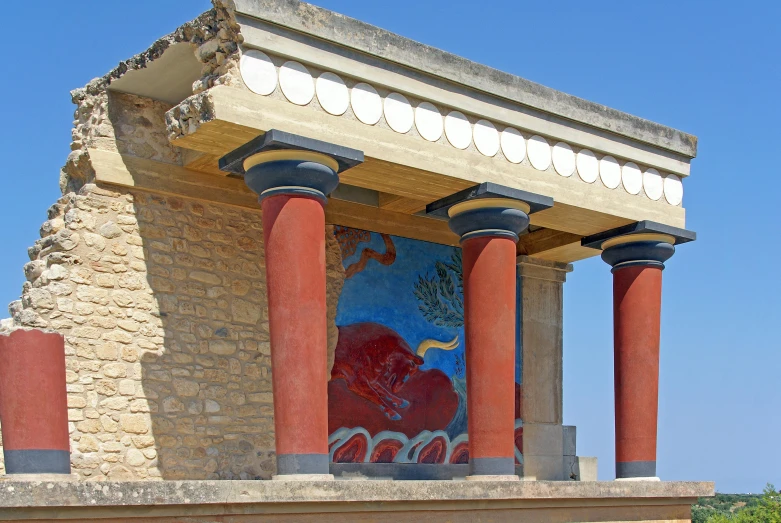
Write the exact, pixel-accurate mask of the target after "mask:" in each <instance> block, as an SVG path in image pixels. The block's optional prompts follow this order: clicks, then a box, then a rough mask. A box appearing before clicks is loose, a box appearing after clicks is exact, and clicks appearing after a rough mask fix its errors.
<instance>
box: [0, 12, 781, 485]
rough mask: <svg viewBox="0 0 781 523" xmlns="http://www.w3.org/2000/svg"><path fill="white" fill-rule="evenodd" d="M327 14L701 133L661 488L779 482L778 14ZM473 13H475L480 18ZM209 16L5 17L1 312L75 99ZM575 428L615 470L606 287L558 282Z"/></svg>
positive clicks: (680, 273)
mask: <svg viewBox="0 0 781 523" xmlns="http://www.w3.org/2000/svg"><path fill="white" fill-rule="evenodd" d="M317 3H318V4H319V5H321V6H323V7H327V8H329V9H333V10H336V11H338V12H341V13H344V14H347V15H349V16H352V17H355V18H359V19H361V20H364V21H366V22H369V23H373V24H375V25H379V26H381V27H384V28H386V29H389V30H391V31H394V32H397V33H399V34H402V35H404V36H407V37H410V38H413V39H415V40H418V41H421V42H424V43H427V44H430V45H433V46H436V47H440V48H442V49H445V50H447V51H450V52H453V53H456V54H459V55H462V56H465V57H467V58H470V59H472V60H475V61H478V62H482V63H485V64H488V65H491V66H493V67H496V68H498V69H502V70H504V71H508V72H510V73H514V74H517V75H520V76H523V77H525V78H528V79H530V80H533V81H536V82H539V83H542V84H544V85H547V86H550V87H553V88H556V89H559V90H562V91H565V92H568V93H571V94H574V95H577V96H580V97H582V98H586V99H589V100H593V101H596V102H600V103H603V104H605V105H608V106H611V107H614V108H617V109H620V110H623V111H626V112H629V113H632V114H635V115H638V116H641V117H644V118H648V119H650V120H654V121H657V122H660V123H663V124H666V125H669V126H672V127H676V128H678V129H682V130H685V131H687V132H690V133H693V134H696V135H697V136H698V137H699V140H700V147H699V155H698V158H697V159H695V160H694V162H693V167H692V176H691V178H690V179H688V180H686V181H685V183H684V189H685V195H684V205H685V207H686V208H687V211H688V227H689V228H691V229H694V230H696V231H697V232H698V234H699V239H698V241H697V242H696V243H694V244H690V245H686V246H684V247H682V248H680V249H679V252H678V254H676V255H675V257H673V259H672V260H671V261H670V262H669V263H668V269H667V270H666V271H665V275H664V278H665V280H664V302H663V313H662V314H663V318H662V322H663V324H662V361H661V395H660V417H659V470H658V472H659V475H660V476H661V477H662V478H663V479H670V480H672V479H681V480H693V479H709V480H715V481H716V485H717V489H718V490H720V491H723V492H736V491H753V492H757V491H759V490H761V488H762V486H763V485H764V484H765V482H768V481H773V482H775V484H776V486H777V487H780V486H781V451H779V443H778V442H779V434H781V414H780V413H781V385H779V383H780V382H781V380H780V379H779V374H780V373H781V350H779V349H780V348H781V342H779V333H778V328H779V320H781V305H779V295H780V294H781V277H779V274H778V270H777V269H776V266H777V265H778V263H779V261H778V258H779V256H781V247H779V245H780V244H781V242H779V239H781V238H780V236H781V235H780V234H779V228H778V224H779V223H781V218H779V210H778V207H779V202H781V200H780V198H779V194H781V169H780V168H779V164H780V163H779V162H780V161H781V160H779V143H780V142H781V131H779V127H778V122H779V120H781V104H780V103H779V99H778V97H779V92H781V67H779V64H780V63H781V31H779V29H778V21H779V19H781V3H778V2H770V1H768V2H761V1H753V2H752V1H749V2H700V1H688V2H681V1H675V2H673V1H655V2H600V1H590V2H588V3H585V2H574V1H573V2H568V1H563V2H523V1H517V0H494V1H492V2H484V3H481V4H476V3H475V2H473V1H465V0H427V1H421V0H396V1H395V2H374V1H368V2H367V1H366V0H318V2H317ZM476 6H477V8H476ZM208 8H209V3H208V2H206V1H205V0H189V1H184V0H177V1H174V0H134V1H133V2H132V6H131V5H130V4H128V3H127V2H124V3H121V2H120V3H117V2H97V1H94V0H93V1H86V0H79V1H76V2H55V1H51V0H49V1H47V0H42V1H40V2H15V3H12V4H11V5H9V6H7V8H6V10H5V13H6V15H5V16H6V18H7V20H10V21H12V23H9V24H7V25H6V27H5V31H6V42H7V50H8V52H7V53H6V57H5V58H6V59H5V68H6V69H5V70H6V73H5V80H4V81H3V82H2V84H0V93H1V94H2V98H1V99H2V100H3V102H4V106H3V109H4V114H5V124H4V125H3V126H2V127H0V133H2V135H1V138H2V139H0V152H1V153H2V158H3V159H4V175H3V179H4V180H5V183H6V189H5V190H4V191H2V192H0V223H2V224H3V228H2V230H3V240H4V249H3V256H2V257H0V272H1V273H2V274H3V275H4V277H3V278H2V279H0V302H3V303H7V302H10V301H11V300H13V299H16V298H17V297H18V296H19V294H20V291H21V285H22V282H23V275H22V270H21V268H22V265H23V264H24V263H25V262H26V261H27V255H26V249H27V247H28V246H29V245H31V244H32V243H33V241H34V240H35V239H36V238H37V237H38V228H39V226H40V224H41V223H42V222H43V221H44V220H45V219H46V209H47V207H49V206H50V205H51V204H52V203H53V202H54V201H55V200H56V199H57V198H58V196H59V190H58V187H57V179H58V173H59V169H60V167H61V166H62V165H63V163H64V161H65V157H66V156H67V154H68V152H69V144H70V130H71V125H72V115H73V106H72V105H71V103H70V97H69V94H68V92H69V90H70V89H73V88H76V87H80V86H82V85H84V84H85V83H86V82H88V81H89V80H90V79H91V78H93V77H95V76H100V75H102V74H104V73H105V72H107V71H108V70H109V69H110V68H111V67H113V66H114V65H116V64H117V63H118V62H119V61H120V60H123V59H126V58H128V57H130V56H131V55H132V54H134V53H136V52H139V51H142V50H143V49H145V48H146V47H147V46H148V45H149V44H151V43H152V42H153V41H154V40H155V39H156V38H157V37H159V36H161V35H163V34H164V33H167V32H170V31H172V30H173V29H174V28H175V27H176V26H177V25H179V24H181V23H183V22H185V21H187V20H189V19H191V18H194V17H195V16H197V15H198V14H199V13H200V12H202V11H204V10H206V9H208ZM565 292H566V300H565V350H564V353H565V360H564V381H565V383H564V387H565V406H564V416H565V422H566V423H568V424H574V425H577V426H578V450H579V453H580V454H581V455H587V456H598V457H599V459H600V477H601V478H602V479H611V478H612V477H613V461H612V456H613V406H612V401H613V393H612V386H613V385H612V384H613V380H612V368H613V367H612V326H611V321H612V319H611V318H612V314H611V276H610V272H609V270H608V267H607V265H604V264H603V263H602V262H601V261H600V260H599V259H592V260H588V261H584V262H580V263H578V264H577V265H576V268H575V272H573V273H572V274H571V275H570V278H569V282H568V283H567V284H566V291H565Z"/></svg>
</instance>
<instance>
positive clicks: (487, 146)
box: [473, 120, 499, 156]
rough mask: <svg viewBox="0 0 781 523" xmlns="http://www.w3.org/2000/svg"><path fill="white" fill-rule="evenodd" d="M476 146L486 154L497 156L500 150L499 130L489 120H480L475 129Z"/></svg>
mask: <svg viewBox="0 0 781 523" xmlns="http://www.w3.org/2000/svg"><path fill="white" fill-rule="evenodd" d="M473 134H474V139H475V147H477V150H478V151H480V152H481V153H482V154H484V155H485V156H496V153H498V152H499V131H497V130H496V127H494V124H492V123H491V122H489V121H488V120H479V121H478V122H477V123H476V124H475V128H474V131H473Z"/></svg>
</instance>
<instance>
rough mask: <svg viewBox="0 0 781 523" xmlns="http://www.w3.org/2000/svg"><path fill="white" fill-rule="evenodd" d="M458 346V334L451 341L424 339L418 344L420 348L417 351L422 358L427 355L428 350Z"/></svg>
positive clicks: (449, 348) (450, 348) (451, 348)
mask: <svg viewBox="0 0 781 523" xmlns="http://www.w3.org/2000/svg"><path fill="white" fill-rule="evenodd" d="M456 347H458V336H456V337H455V338H453V339H452V340H450V341H438V340H434V339H428V340H423V341H421V342H420V344H419V345H418V350H417V351H415V353H416V354H417V355H418V356H420V357H421V358H422V357H423V356H425V354H426V351H427V350H429V349H442V350H453V349H455V348H456Z"/></svg>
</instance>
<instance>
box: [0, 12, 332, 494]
mask: <svg viewBox="0 0 781 523" xmlns="http://www.w3.org/2000/svg"><path fill="white" fill-rule="evenodd" d="M213 4H214V8H213V9H212V10H210V11H209V12H207V13H204V15H202V16H200V17H199V18H198V19H196V20H194V21H193V22H190V23H188V24H185V25H184V26H182V27H180V28H179V29H177V30H176V31H175V32H174V33H172V34H170V35H168V36H166V37H164V38H162V39H160V40H159V41H157V42H155V43H154V44H153V45H152V46H151V47H150V48H149V49H148V50H147V51H145V52H144V53H141V54H139V55H137V56H135V57H133V58H131V59H129V60H127V61H125V62H122V63H121V64H120V65H119V66H118V67H117V68H115V69H114V70H112V71H111V72H109V73H108V74H107V75H105V76H103V77H101V78H98V79H95V80H93V81H92V82H90V83H89V84H88V85H87V86H85V87H84V88H82V89H77V90H75V91H73V92H72V93H71V95H72V99H73V102H74V104H76V111H75V114H74V128H73V131H72V144H71V153H70V155H69V156H68V158H67V161H66V163H65V166H64V167H63V169H62V171H61V173H60V188H61V190H62V193H63V195H64V196H63V197H62V198H61V199H60V200H59V201H58V202H57V203H56V204H55V205H53V206H52V207H51V208H50V209H49V211H48V220H47V221H46V222H45V223H44V224H43V226H42V227H41V239H40V240H38V241H36V242H35V244H34V245H33V246H32V247H31V248H30V249H29V250H28V253H29V256H30V260H31V261H30V263H28V264H27V265H25V267H24V272H25V276H26V279H27V282H26V283H25V284H24V286H23V289H22V297H21V300H19V301H16V302H13V303H12V304H11V305H10V307H9V311H10V313H11V316H12V321H8V320H3V322H2V325H0V328H1V329H7V328H12V327H14V326H25V327H37V328H44V329H52V330H56V331H58V332H60V333H62V334H63V335H64V336H65V340H66V364H67V382H68V383H67V388H68V407H69V421H70V423H69V429H70V434H71V451H72V459H71V461H72V465H73V470H74V472H76V473H77V474H78V475H79V476H80V477H81V478H82V479H94V480H100V479H119V480H122V479H156V478H164V479H238V478H243V479H252V478H268V477H270V475H271V473H272V472H273V470H274V468H275V464H274V451H273V449H274V430H273V408H272V392H271V376H270V372H271V371H270V359H269V355H270V352H269V343H268V312H267V303H266V292H265V291H266V286H265V271H264V267H263V241H262V227H261V217H260V212H259V209H258V211H252V210H247V209H239V208H234V207H231V206H226V205H215V204H206V203H202V202H198V201H194V200H188V199H185V198H171V197H162V196H158V195H154V194H150V193H144V192H139V191H127V190H119V189H116V188H111V187H99V186H97V185H95V172H94V170H93V168H92V165H91V162H90V157H89V152H88V150H89V149H100V150H106V151H112V152H116V153H120V154H123V155H129V156H137V157H141V158H147V159H152V160H156V161H160V162H166V163H172V164H181V161H182V158H181V151H180V150H179V149H177V148H175V147H173V146H172V145H171V144H170V142H169V140H168V131H167V130H166V123H165V113H166V111H168V110H169V109H170V108H171V107H170V105H167V104H165V103H163V102H159V101H156V100H151V99H148V98H142V97H138V96H134V95H130V94H123V93H115V92H110V91H109V90H108V88H109V86H110V84H111V82H112V81H113V80H115V79H116V78H119V77H121V76H122V75H123V74H125V73H126V72H127V71H129V70H133V69H140V68H143V67H146V65H147V64H148V63H149V62H151V61H153V60H155V59H156V58H158V57H159V56H161V55H162V53H163V52H164V51H165V49H167V48H168V46H170V45H172V44H173V43H178V42H187V43H189V44H191V46H192V49H193V53H194V54H195V56H196V57H197V58H198V59H199V60H200V61H201V63H202V64H203V67H202V71H201V78H200V79H199V80H198V81H196V82H195V84H194V85H193V93H195V94H197V93H202V92H203V91H204V90H206V89H208V88H210V87H213V86H215V85H234V84H237V83H238V84H237V85H240V79H239V75H238V72H237V71H238V69H237V64H238V58H239V44H240V43H241V39H242V38H241V35H240V34H239V26H238V24H236V22H235V18H234V15H233V12H232V7H231V5H232V4H231V2H230V1H229V0H213ZM324 234H325V235H326V238H327V252H326V263H327V274H328V296H327V299H328V307H329V310H328V325H329V336H328V339H329V347H328V350H329V358H328V360H329V368H328V369H324V372H329V369H330V365H331V364H332V363H333V351H334V348H335V346H336V341H337V336H338V333H337V330H336V327H335V325H334V321H335V317H336V305H337V301H338V297H339V294H340V292H341V287H342V283H343V280H344V270H343V268H342V262H341V253H340V251H339V248H338V245H337V243H336V241H335V239H334V238H333V231H332V230H330V228H327V230H326V231H324ZM0 445H1V443H0ZM1 449H2V448H1V447H0V450H1ZM2 471H3V469H2V453H1V452H0V473H1V472H2Z"/></svg>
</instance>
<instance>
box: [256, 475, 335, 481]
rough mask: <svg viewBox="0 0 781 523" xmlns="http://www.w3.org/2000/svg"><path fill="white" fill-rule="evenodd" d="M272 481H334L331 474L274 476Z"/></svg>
mask: <svg viewBox="0 0 781 523" xmlns="http://www.w3.org/2000/svg"><path fill="white" fill-rule="evenodd" d="M271 479H272V481H334V475H333V474H275V475H274V476H271Z"/></svg>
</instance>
